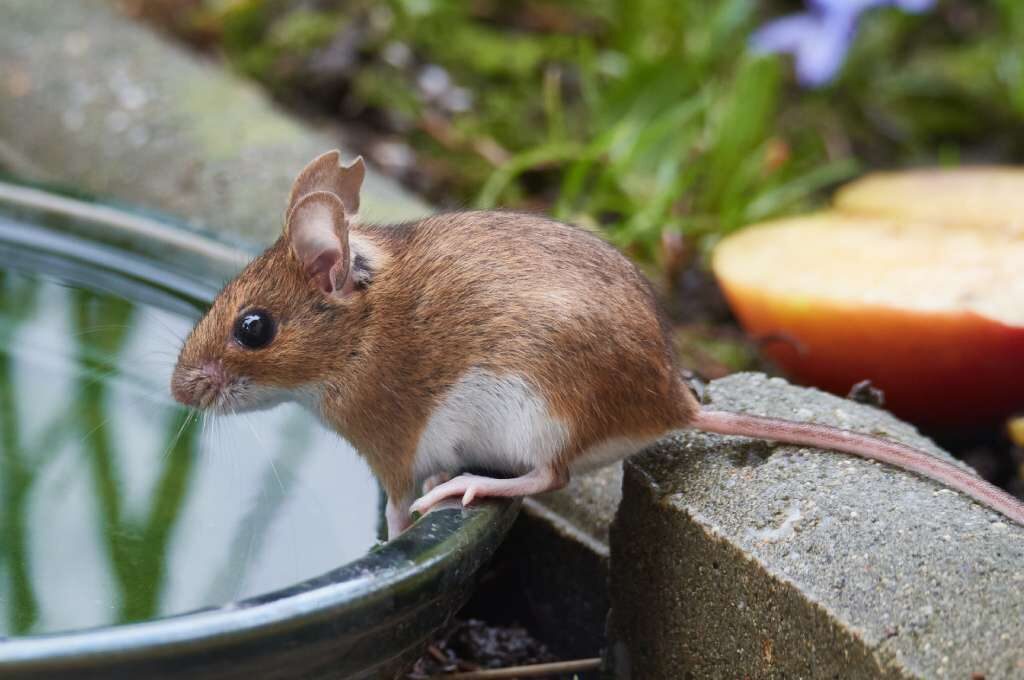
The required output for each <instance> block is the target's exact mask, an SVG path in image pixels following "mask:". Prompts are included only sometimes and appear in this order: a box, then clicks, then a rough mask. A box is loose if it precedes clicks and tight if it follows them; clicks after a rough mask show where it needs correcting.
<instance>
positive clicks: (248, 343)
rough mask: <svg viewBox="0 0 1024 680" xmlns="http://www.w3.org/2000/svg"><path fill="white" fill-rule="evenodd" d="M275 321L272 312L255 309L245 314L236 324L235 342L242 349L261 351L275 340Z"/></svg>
mask: <svg viewBox="0 0 1024 680" xmlns="http://www.w3.org/2000/svg"><path fill="white" fill-rule="evenodd" d="M274 330H275V329H274V319H273V317H271V316H270V312H266V311H264V310H262V309H254V310H252V311H249V312H245V313H244V314H242V316H240V317H238V321H236V322H235V340H237V341H238V344H240V345H241V346H242V347H248V348H249V349H259V348H260V347H266V346H267V345H268V344H269V343H270V341H271V340H273V339H274Z"/></svg>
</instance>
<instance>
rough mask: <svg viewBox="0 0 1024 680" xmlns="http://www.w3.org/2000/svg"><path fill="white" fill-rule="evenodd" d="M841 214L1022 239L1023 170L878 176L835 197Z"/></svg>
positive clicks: (852, 184) (988, 168)
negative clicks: (985, 231) (957, 227)
mask: <svg viewBox="0 0 1024 680" xmlns="http://www.w3.org/2000/svg"><path fill="white" fill-rule="evenodd" d="M834 205H835V207H836V209H837V210H840V211H842V212H846V213H851V214H857V215H870V216H872V217H892V218H895V219H906V220H917V221H922V222H930V223H933V224H946V225H950V224H951V225H960V226H970V227H977V228H980V229H995V230H1001V231H1006V232H1008V233H1010V234H1014V235H1017V236H1024V169H1022V168H1012V167H998V166H975V167H962V168H949V169H943V168H925V169H920V170H908V171H904V172H876V173H872V174H870V175H865V176H864V177H862V178H861V179H858V180H856V181H853V182H850V183H849V184H847V185H845V186H844V187H842V188H841V189H839V191H838V192H837V193H836V196H835V199H834Z"/></svg>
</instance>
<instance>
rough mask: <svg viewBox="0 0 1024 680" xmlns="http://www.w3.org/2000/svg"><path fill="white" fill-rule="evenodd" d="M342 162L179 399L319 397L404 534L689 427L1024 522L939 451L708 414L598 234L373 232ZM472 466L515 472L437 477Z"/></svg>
mask: <svg viewBox="0 0 1024 680" xmlns="http://www.w3.org/2000/svg"><path fill="white" fill-rule="evenodd" d="M339 159H340V154H339V152H338V151H331V152H329V153H326V154H324V155H322V156H320V157H319V158H317V159H315V160H314V161H313V162H311V163H310V164H309V165H308V166H307V167H306V168H305V169H304V170H303V171H302V172H301V173H300V174H299V176H298V178H297V179H296V180H295V184H294V186H293V187H292V191H291V196H290V198H289V201H288V209H287V211H286V213H285V215H286V217H285V226H284V233H283V234H282V235H281V237H280V238H279V239H278V240H277V242H276V243H274V245H272V246H271V247H270V248H268V249H267V250H266V251H265V252H264V253H263V254H262V255H260V256H258V257H257V258H256V259H254V260H253V261H252V262H251V263H250V264H249V265H248V266H247V267H246V268H245V269H244V270H243V271H242V273H241V274H239V275H238V277H237V278H236V279H234V280H233V281H231V282H230V283H229V284H228V285H227V286H226V287H225V288H224V290H223V291H222V292H221V293H220V295H219V296H218V297H217V299H216V300H215V301H214V303H213V306H212V307H211V309H210V310H209V312H208V313H207V314H206V315H205V316H204V317H203V318H202V320H200V321H199V323H198V324H197V325H196V327H195V329H194V330H193V331H192V333H191V335H190V336H189V338H188V339H187V341H186V342H185V346H184V347H183V348H182V350H181V355H180V357H179V359H178V364H177V367H176V368H175V370H174V376H173V378H172V381H171V388H172V391H173V394H174V397H175V398H176V399H177V400H178V401H180V402H181V403H183V404H186V405H189V406H193V407H199V408H204V409H211V410H214V411H217V412H222V413H232V412H236V411H246V410H253V409H262V408H266V407H269V406H272V405H274V404H277V403H279V402H281V401H285V400H293V401H298V402H300V403H301V404H303V405H305V406H306V407H307V408H309V409H310V410H312V411H313V412H314V413H315V414H316V415H317V416H318V417H319V418H320V419H321V420H322V421H323V422H324V423H325V424H326V425H327V426H328V427H330V428H332V429H333V430H335V431H336V432H337V433H338V434H340V435H341V436H342V437H344V438H345V439H347V440H349V441H350V442H351V443H352V444H353V445H354V446H355V448H356V449H357V450H359V451H360V453H361V454H362V455H363V456H365V458H366V460H367V461H368V463H369V465H370V467H371V469H372V470H373V472H374V473H375V474H376V476H377V478H378V479H379V480H380V483H381V485H382V486H383V488H384V490H385V492H386V493H387V495H388V506H387V519H388V530H389V534H390V536H392V537H393V536H395V535H396V534H397V533H399V532H401V531H402V530H404V529H405V528H406V527H407V526H408V525H409V523H410V521H411V520H410V514H411V511H419V512H425V511H427V510H429V509H430V508H431V507H432V506H433V505H435V504H437V503H438V502H439V501H441V500H442V499H445V498H448V497H461V499H462V502H463V503H464V504H468V503H470V502H472V501H473V500H474V499H476V498H481V497H485V496H525V495H530V494H535V493H540V492H543V491H550V490H552V489H558V488H560V487H562V486H564V485H565V484H566V482H567V481H568V480H569V476H570V474H572V473H573V472H578V471H581V470H586V469H590V468H594V467H598V466H601V465H605V464H608V463H611V462H613V461H617V460H619V459H621V458H624V457H626V456H628V455H630V454H632V453H635V452H637V451H640V450H641V449H643V448H644V447H646V446H647V445H648V444H650V443H652V442H654V441H656V440H657V439H659V438H661V437H664V436H665V435H666V434H668V433H669V432H672V431H673V430H679V429H683V428H695V429H698V430H703V431H706V432H717V433H722V434H730V435H744V436H748V437H756V438H761V439H769V440H774V441H780V442H787V443H792V444H800V445H807V446H815V447H821V448H826V449H835V450H838V451H843V452H846V453H852V454H855V455H859V456H862V457H865V458H870V459H872V460H878V461H882V462H885V463H889V464H891V465H895V466H897V467H900V468H903V469H905V470H909V471H912V472H915V473H917V474H920V475H923V476H925V477H929V478H931V479H933V480H935V481H938V482H939V483H941V484H943V485H946V486H948V487H951V488H954V489H957V490H959V491H962V492H963V493H966V494H967V495H968V496H970V497H971V498H973V499H975V500H977V501H978V502H980V503H982V504H983V505H986V506H988V507H989V508H992V509H993V510H996V511H998V512H1000V513H1002V514H1004V515H1006V516H1007V517H1009V518H1011V519H1013V520H1014V521H1016V522H1018V523H1021V524H1024V504H1022V503H1021V502H1020V501H1018V500H1016V499H1015V498H1014V497H1013V496H1011V495H1009V494H1007V493H1006V492H1004V491H1002V490H1000V489H998V488H996V487H994V486H992V485H990V484H988V483H987V482H985V481H984V480H982V479H980V478H978V477H976V476H975V475H973V474H970V473H968V472H965V471H963V470H962V469H960V468H958V467H956V466H954V465H951V464H950V463H948V462H945V461H943V460H939V459H937V458H935V457H933V456H931V455H929V454H927V453H924V452H922V451H917V450H915V449H912V448H910V447H907V446H904V445H902V444H897V443H894V442H890V441H887V440H884V439H880V438H876V437H871V436H868V435H863V434H858V433H854V432H849V431H845V430H841V429H837V428H833V427H828V426H824V425H814V424H807V423H796V422H788V421H784V420H776V419H770V418H760V417H756V416H748V415H743V414H739V413H728V412H721V411H712V410H708V409H705V408H702V407H701V405H700V404H699V403H698V401H697V400H696V398H695V397H694V396H693V395H692V394H691V392H690V390H689V389H688V387H687V386H686V384H685V383H684V381H683V379H682V377H681V374H680V370H679V368H678V367H677V365H676V363H675V359H674V356H673V351H672V344H671V342H670V340H669V335H668V333H667V330H666V327H665V326H664V325H663V323H662V317H661V315H660V314H659V311H658V308H657V304H656V301H655V298H654V296H653V294H652V292H651V289H650V287H649V285H648V283H647V282H646V280H645V279H644V278H643V276H642V275H641V274H640V273H639V272H638V271H637V269H636V267H635V266H634V265H633V264H632V263H631V262H630V261H629V260H627V259H626V258H625V257H624V256H623V255H622V254H620V253H619V252H618V251H617V250H615V248H613V247H612V246H610V245H609V244H607V243H605V242H604V241H603V240H601V239H600V238H599V237H598V236H596V235H594V234H591V233H589V232H587V231H584V230H582V229H579V228H576V227H573V226H570V225H567V224H563V223H560V222H556V221H554V220H550V219H546V218H543V217H537V216H532V215H523V214H516V213H508V212H461V213H450V214H440V215H435V216H432V217H428V218H426V219H423V220H420V221H417V222H410V223H406V224H398V225H385V226H382V225H371V224H363V223H361V222H359V221H358V219H357V213H358V211H359V191H360V187H361V185H362V181H363V176H364V174H365V168H364V165H363V162H362V159H356V161H355V162H354V163H352V164H351V165H349V166H341V165H339ZM465 469H488V470H494V471H496V472H498V473H500V474H506V475H512V476H511V477H509V478H504V479H499V478H490V477H483V476H476V475H470V474H458V476H456V477H453V478H451V479H448V480H447V481H442V482H440V483H436V484H435V482H436V480H438V479H439V478H446V477H445V476H446V475H448V474H457V473H459V472H460V471H462V470H465ZM424 482H427V483H428V485H429V484H433V487H432V488H430V489H429V490H428V491H427V492H426V493H425V494H424V495H423V496H422V497H420V498H419V499H418V500H417V499H416V493H417V490H418V489H419V488H420V487H421V485H423V483H424Z"/></svg>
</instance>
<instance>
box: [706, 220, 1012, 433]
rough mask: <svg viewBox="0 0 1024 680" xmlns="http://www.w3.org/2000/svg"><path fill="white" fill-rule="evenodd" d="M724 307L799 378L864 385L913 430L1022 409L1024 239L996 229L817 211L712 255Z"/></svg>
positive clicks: (763, 228) (843, 386)
mask: <svg viewBox="0 0 1024 680" xmlns="http://www.w3.org/2000/svg"><path fill="white" fill-rule="evenodd" d="M712 267H713V269H714V272H715V275H716V276H717V278H718V280H719V283H720V285H721V286H722V289H723V290H724V292H725V294H726V297H727V298H728V300H729V303H730V305H731V306H732V309H733V310H734V311H735V313H736V315H737V317H738V318H739V320H740V322H741V323H742V325H743V326H744V328H745V329H746V330H747V332H748V333H750V334H751V335H752V336H754V337H755V338H759V339H761V340H762V342H763V344H764V351H765V352H766V353H767V354H768V355H769V356H770V357H771V358H772V359H773V360H774V361H776V362H777V363H778V364H779V365H780V366H781V367H782V368H784V369H785V370H786V371H788V372H789V373H790V374H791V375H792V376H793V377H795V378H797V379H798V380H800V381H802V382H805V383H809V384H814V385H817V386H819V387H822V388H824V389H827V390H830V391H832V392H835V393H838V394H845V393H847V392H848V391H849V389H850V387H851V386H852V385H854V384H855V383H857V382H859V381H861V380H864V379H870V380H871V381H872V382H873V383H874V384H875V385H876V386H878V387H880V388H882V390H883V391H884V392H885V397H886V406H887V407H888V408H890V409H891V410H892V411H893V412H895V413H897V414H899V415H901V416H903V417H905V418H908V419H911V420H914V421H915V422H921V423H933V424H936V425H946V426H965V425H983V424H988V423H991V422H994V421H996V420H998V419H1000V418H1003V417H1005V416H1008V415H1010V414H1011V413H1013V412H1016V411H1020V410H1024V239H1018V238H1014V237H1012V236H1010V235H1009V234H1007V233H1006V232H1001V231H998V230H979V229H965V228H951V227H948V226H940V225H935V224H924V223H920V222H905V221H896V220H888V219H879V218H868V217H858V216H850V215H843V214H839V213H834V212H832V213H820V214H815V215H809V216H805V217H798V218H792V219H785V220H779V221H775V222H770V223H766V224H763V225H760V226H755V227H751V228H749V229H746V230H744V231H742V232H739V233H737V234H734V235H732V236H729V237H728V238H726V239H724V240H723V241H722V242H721V243H719V245H718V247H717V248H716V249H715V252H714V254H713V258H712Z"/></svg>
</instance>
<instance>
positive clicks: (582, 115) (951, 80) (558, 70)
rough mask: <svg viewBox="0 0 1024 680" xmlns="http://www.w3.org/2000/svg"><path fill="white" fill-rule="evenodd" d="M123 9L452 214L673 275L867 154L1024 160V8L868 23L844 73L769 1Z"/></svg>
mask: <svg viewBox="0 0 1024 680" xmlns="http://www.w3.org/2000/svg"><path fill="white" fill-rule="evenodd" d="M122 5H123V7H124V8H125V9H126V10H127V11H128V12H129V13H132V14H135V15H141V16H143V17H145V18H147V19H149V20H151V21H153V22H154V23H156V24H158V25H160V26H162V27H164V28H165V29H166V30H168V31H171V32H173V33H174V34H176V35H177V36H179V37H183V38H185V39H186V40H188V41H189V42H191V43H193V44H194V45H196V46H198V47H200V48H202V49H205V50H208V51H210V52H214V53H221V54H223V56H224V57H225V58H226V59H227V61H228V62H229V63H230V64H231V65H232V66H233V67H234V68H235V69H237V70H238V71H240V72H243V73H245V74H246V75H248V76H250V77H252V78H254V79H256V80H258V81H260V82H262V83H263V84H265V85H266V86H267V87H268V88H269V89H270V90H271V91H272V92H273V93H274V94H275V95H276V96H277V97H278V98H279V99H280V100H282V101H283V102H285V103H286V104H288V105H289V106H292V107H295V108H298V109H301V110H303V111H304V112H306V113H307V114H311V115H314V116H323V117H326V118H328V119H338V120H344V121H345V123H346V125H349V126H352V125H355V126H356V129H357V130H358V131H359V134H357V135H354V137H355V138H354V139H353V145H354V147H355V148H356V149H357V150H358V151H360V152H362V153H364V154H365V155H367V156H368V157H369V158H370V159H371V160H373V161H375V162H376V164H377V165H378V166H380V167H381V168H383V169H384V170H385V171H386V172H388V173H390V174H393V175H395V176H397V177H399V178H400V179H402V180H403V181H404V182H405V183H406V184H407V185H410V186H411V187H412V188H414V189H415V190H417V191H419V192H420V193H423V194H425V195H426V196H427V197H429V198H430V199H431V200H433V201H434V202H435V203H436V204H438V205H441V206H445V207H470V206H477V207H492V206H498V205H500V206H503V207H509V208H522V209H529V210H540V211H545V212H548V213H550V214H553V215H554V216H556V217H558V218H561V219H566V220H571V221H574V222H576V223H579V224H584V225H590V226H599V227H601V228H602V229H604V230H605V231H606V233H607V235H608V236H609V237H610V238H611V239H612V240H614V241H615V242H616V243H617V244H618V245H620V246H621V247H623V248H625V249H626V250H627V251H628V252H629V253H630V254H632V255H633V256H634V257H635V258H637V259H639V260H641V261H646V262H649V263H655V264H657V265H659V266H660V267H661V268H662V270H663V271H665V272H666V273H667V274H669V275H673V274H674V273H675V272H677V271H678V270H681V269H683V268H684V267H685V265H686V263H687V260H688V259H690V258H692V257H693V255H694V254H699V253H701V252H705V251H706V249H707V246H709V245H710V244H711V243H713V241H714V240H715V239H716V237H718V236H719V235H721V234H724V233H727V232H729V231H731V230H734V229H737V228H739V227H741V226H743V225H745V224H748V223H751V222H753V221H757V220H761V219H764V218H768V217H772V216H775V215H779V214H783V213H788V212H794V211H797V210H799V209H802V208H805V207H807V206H813V205H814V204H815V203H820V202H822V201H823V200H824V197H825V196H826V195H827V190H828V189H829V188H831V187H833V186H834V185H835V184H836V183H838V182H840V181H842V180H845V179H848V178H850V177H852V176H854V175H855V174H857V173H859V172H861V171H864V170H867V169H870V168H873V167H886V168H890V167H900V166H908V165H916V164H924V163H929V164H933V163H956V162H959V161H961V160H969V161H972V162H978V161H986V162H998V161H1013V160H1016V159H1018V158H1019V157H1020V155H1021V152H1022V147H1024V132H1022V130H1024V127H1022V125H1021V123H1022V121H1024V77H1022V76H1024V3H1020V2H1019V1H1018V0H989V1H987V2H980V1H973V0H959V1H958V0H948V1H946V2H939V3H937V4H936V6H935V7H933V8H932V9H931V10H930V11H928V12H925V13H922V14H913V15H912V14H905V13H903V12H900V11H899V10H897V9H888V8H886V9H879V10H876V11H871V12H869V13H867V14H865V15H864V17H863V19H862V21H861V24H860V31H859V33H858V35H857V36H856V39H855V40H854V43H853V47H852V50H851V51H850V53H849V55H848V58H847V61H846V64H845V66H844V67H843V69H842V70H841V71H840V73H839V75H838V77H837V78H836V79H835V81H834V82H832V83H831V84H830V85H828V86H826V87H824V88H821V89H818V90H807V89H803V88H801V87H800V86H799V84H798V83H797V82H796V80H795V78H794V76H793V69H792V65H791V63H790V61H789V60H788V58H786V57H757V56H754V55H752V54H751V52H750V50H749V49H748V41H749V37H750V35H751V33H752V32H753V31H754V30H756V29H757V28H758V27H759V26H762V25H764V24H765V23H766V22H768V21H770V20H772V19H774V18H778V17H779V16H782V15H785V14H788V13H792V12H797V11H801V10H803V9H805V8H804V5H803V3H801V2H795V1H790V2H782V1H775V0H771V1H770V0H760V1H758V0H722V1H721V2H707V1H706V0H634V1H627V0H564V1H561V2H555V1H548V2H544V1H541V0H511V1H506V0H473V1H470V2H460V1H455V0H387V1H379V0H354V1H349V2H344V1H342V0H149V1H147V2H141V1H138V0H136V1H134V2H133V1H125V2H123V3H122Z"/></svg>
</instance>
